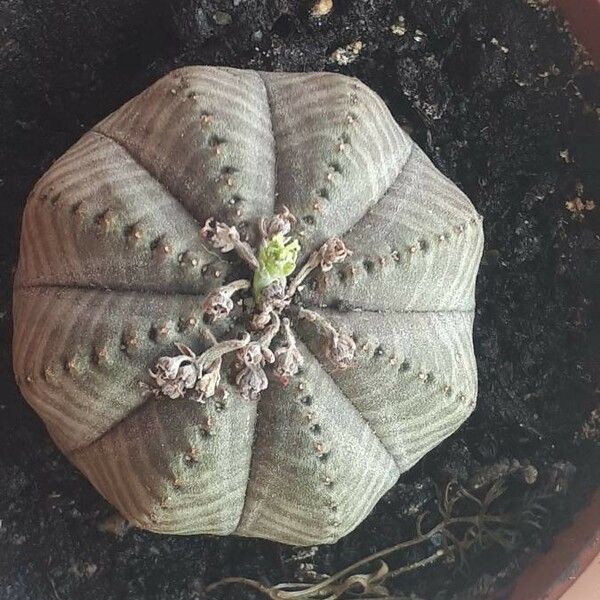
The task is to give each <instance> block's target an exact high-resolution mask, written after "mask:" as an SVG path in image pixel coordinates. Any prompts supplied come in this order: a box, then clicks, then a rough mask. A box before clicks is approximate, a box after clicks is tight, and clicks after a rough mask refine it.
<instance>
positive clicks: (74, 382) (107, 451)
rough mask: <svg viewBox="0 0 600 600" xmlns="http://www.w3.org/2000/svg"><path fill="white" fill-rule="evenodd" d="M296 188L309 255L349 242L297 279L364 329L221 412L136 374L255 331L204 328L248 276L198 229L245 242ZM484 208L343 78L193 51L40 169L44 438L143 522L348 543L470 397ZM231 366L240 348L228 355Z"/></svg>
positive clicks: (33, 338) (39, 398)
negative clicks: (337, 351)
mask: <svg viewBox="0 0 600 600" xmlns="http://www.w3.org/2000/svg"><path fill="white" fill-rule="evenodd" d="M282 204H285V205H287V206H288V207H289V208H290V210H291V211H292V213H294V214H295V215H296V216H297V217H298V224H297V227H296V231H295V235H296V236H297V237H298V239H299V240H300V242H301V244H302V257H301V260H304V259H305V258H306V256H307V255H308V254H309V253H310V252H312V251H313V250H314V249H315V248H317V247H318V246H319V245H320V244H321V243H323V242H324V241H325V240H326V239H328V238H330V237H332V236H340V237H342V239H343V240H344V241H345V243H346V245H347V246H348V248H350V249H351V250H352V251H353V254H352V256H351V257H350V258H349V259H348V260H346V261H345V262H344V263H340V264H336V265H335V266H334V268H333V269H332V270H331V271H329V272H328V273H326V274H321V275H320V276H319V275H317V276H313V277H312V278H311V279H310V280H309V281H308V285H306V286H305V288H304V289H302V290H301V291H300V292H299V295H300V300H301V303H302V304H303V305H304V306H305V307H307V308H310V309H311V310H313V311H316V312H319V313H321V314H322V315H324V316H325V317H326V318H327V319H329V320H330V321H331V322H332V323H333V324H334V325H335V326H336V327H338V328H341V329H345V330H346V331H348V332H351V334H352V335H353V337H354V339H355V340H356V343H357V354H356V357H355V364H354V365H353V366H352V367H351V368H349V369H346V370H336V369H333V368H331V367H330V365H329V363H328V362H327V360H326V357H325V356H324V354H323V340H322V337H320V335H319V334H318V332H317V331H315V325H314V323H312V322H310V321H306V320H297V319H294V322H293V327H294V330H295V332H296V335H297V336H298V338H299V346H300V349H301V351H302V353H303V355H304V357H305V364H304V367H303V369H302V371H301V373H300V374H299V375H298V376H297V377H295V378H294V379H293V380H292V382H291V383H290V385H289V386H288V387H282V386H281V385H279V384H278V383H277V382H275V381H271V383H270V385H269V388H268V389H267V390H266V391H265V392H264V393H263V394H262V396H261V398H260V400H259V401H258V402H251V401H247V400H244V399H243V398H241V396H240V395H239V393H238V392H237V389H236V388H235V386H232V385H231V382H230V381H229V380H227V377H224V378H223V381H222V388H223V390H222V393H221V394H219V395H218V396H216V397H215V398H213V399H211V400H210V401H209V402H208V403H207V404H206V405H200V404H196V403H194V402H192V401H188V400H168V399H166V398H158V399H156V398H147V397H145V396H144V394H143V392H142V390H140V387H139V382H140V381H147V379H148V378H147V369H148V367H149V366H151V365H153V364H154V363H155V361H156V360H157V358H158V357H159V356H164V355H172V354H173V349H174V346H173V344H174V343H175V342H182V343H185V344H187V345H189V346H190V347H191V348H193V349H194V351H196V352H197V353H200V352H202V351H203V350H204V349H205V348H206V347H208V345H209V344H210V341H209V335H208V334H209V330H210V333H212V334H214V335H215V336H216V337H217V338H218V339H227V338H230V337H234V336H236V335H237V334H238V333H239V332H240V330H241V325H240V324H238V323H227V322H225V323H224V324H220V323H221V322H218V323H217V324H211V325H205V324H204V323H203V320H202V314H201V305H202V301H203V299H204V298H205V296H206V295H207V293H208V292H209V291H210V290H212V289H214V288H216V287H218V286H220V285H222V284H223V283H224V282H226V281H231V280H232V279H233V278H234V277H237V276H239V273H240V272H241V271H240V264H239V263H238V262H237V260H236V258H235V257H234V256H232V255H230V254H218V253H215V251H214V250H212V249H210V248H207V247H206V246H205V245H204V244H203V242H202V240H201V238H200V236H199V235H198V230H199V225H200V224H201V223H203V222H204V221H205V220H206V219H207V218H209V217H212V216H214V217H216V218H217V219H218V220H220V221H224V222H227V223H228V224H231V225H235V226H236V227H237V228H238V229H239V230H240V231H242V232H244V233H245V234H246V235H247V236H248V238H249V239H250V240H251V241H255V239H256V230H255V224H256V220H257V219H258V218H259V217H261V216H269V215H271V214H272V213H273V211H274V209H275V208H276V207H278V206H280V205H282ZM482 246H483V233H482V224H481V219H480V218H479V216H478V215H477V213H476V211H475V209H474V208H473V206H472V205H471V203H470V202H469V200H468V199H467V198H466V197H465V196H464V194H462V193H461V192H460V191H459V190H458V189H457V188H456V187H455V186H454V185H453V184H452V183H451V182H449V181H448V180H447V179H446V178H445V177H444V176H442V175H441V174H440V173H439V172H438V171H437V170H436V169H435V168H434V167H433V165H432V164H431V162H430V161H429V160H428V158H427V157H426V156H425V155H424V153H423V152H422V151H421V150H420V149H419V148H418V147H417V146H416V145H415V144H414V143H413V142H412V141H411V140H410V138H409V137H408V136H407V135H406V133H404V132H403V131H402V130H401V129H400V128H399V127H398V126H397V125H396V123H395V122H394V121H393V119H392V117H391V115H390V114H389V112H388V110H387V108H386V107H385V105H384V104H383V102H382V101H381V99H380V98H379V97H378V96H377V95H376V94H374V93H373V92H372V91H371V90H369V89H368V88H367V87H366V86H364V85H363V84H361V83H360V82H358V81H356V80H354V79H350V78H347V77H343V76H340V75H335V74H328V73H313V74H284V73H256V72H252V71H239V70H235V69H225V68H214V67H186V68H183V69H180V70H178V71H174V72H173V73H170V74H169V75H167V76H166V77H164V78H163V79H161V80H160V81H158V82H157V83H155V84H154V85H153V86H151V87H150V88H148V89H147V90H146V91H144V92H143V93H142V94H140V95H139V96H137V97H136V98H133V99H132V100H131V101H130V102H128V103H127V104H125V105H124V106H123V107H122V108H121V109H119V110H118V111H116V112H115V113H113V114H112V115H110V116H109V117H107V118H106V119H105V120H104V121H102V122H101V123H100V124H98V125H97V126H96V127H95V128H94V129H93V130H92V131H90V132H88V133H87V134H86V135H84V136H83V138H81V140H80V141H79V142H78V143H77V144H75V145H74V146H73V147H72V148H71V149H70V150H69V151H68V152H67V153H66V154H64V155H63V156H62V157H61V158H60V159H58V160H57V161H56V163H55V164H54V165H53V166H52V168H51V169H50V170H49V171H48V172H47V173H46V174H45V175H44V176H43V177H42V178H41V179H40V181H39V182H38V183H37V184H36V186H35V188H34V190H33V191H32V193H31V196H30V198H29V200H28V203H27V206H26V209H25V214H24V218H23V229H22V236H21V254H20V261H19V266H18V270H17V274H16V280H15V293H14V319H15V327H14V369H15V373H16V376H17V381H18V383H19V386H20V388H21V390H22V392H23V395H24V396H25V398H26V399H27V401H28V402H29V403H30V404H31V406H32V407H33V408H34V409H35V410H36V411H37V412H38V413H39V414H40V416H41V417H42V418H43V419H44V421H45V423H46V426H47V428H48V430H49V432H50V435H51V436H52V438H53V439H54V441H55V442H56V444H57V445H58V446H59V447H60V448H61V449H62V451H63V452H64V453H65V454H66V455H67V456H68V457H69V459H70V460H71V461H72V462H73V463H74V464H75V465H76V466H77V467H78V468H79V469H80V470H81V471H82V472H83V473H85V474H86V476H87V477H88V478H89V480H90V481H91V482H92V484H93V485H94V486H95V487H96V488H97V489H98V490H99V491H100V492H101V493H102V494H103V495H104V496H105V497H106V498H107V499H108V500H109V501H110V502H111V503H112V504H114V505H115V506H116V507H117V509H118V510H119V511H120V512H121V513H122V514H123V515H124V516H126V517H127V518H128V519H129V520H130V521H132V522H133V523H134V524H136V525H138V526H140V527H143V528H146V529H150V530H152V531H156V532H164V533H178V534H189V533H211V534H219V535H228V534H236V535H243V536H252V537H262V538H267V539H272V540H277V541H281V542H285V543H289V544H299V545H308V544H317V543H331V542H334V541H336V540H337V539H339V538H340V537H341V536H343V535H345V534H347V533H348V532H349V531H351V530H352V529H353V528H354V527H356V526H357V525H358V524H359V523H360V522H361V521H362V520H363V519H364V518H365V517H366V515H367V514H368V513H369V512H370V511H371V509H372V507H373V506H374V505H375V503H376V502H377V501H378V500H379V498H380V497H381V496H382V495H383V494H384V493H385V492H386V491H387V490H388V489H389V488H390V487H391V486H392V485H393V484H394V483H395V482H396V480H397V479H398V477H399V475H400V474H401V473H403V472H404V471H406V470H407V469H409V468H410V467H411V466H412V465H414V464H415V463H416V462H417V461H418V460H419V459H420V458H421V457H422V456H423V455H424V454H425V453H427V452H428V451H429V450H430V449H431V448H433V447H434V446H436V445H437V444H438V443H439V442H440V441H441V440H443V439H444V438H445V437H447V436H448V435H450V434H451V433H452V432H453V431H455V430H456V429H457V428H458V427H459V426H460V424H461V423H462V422H463V421H464V420H465V419H466V418H467V417H468V415H469V414H470V413H471V411H472V410H473V408H474V405H475V399H476V394H477V372H476V365H475V359H474V354H473V347H472V340H471V338H472V325H473V312H474V284H475V278H476V274H477V269H478V265H479V261H480V258H481V252H482ZM230 367H231V359H229V358H226V359H225V360H224V369H223V372H224V373H227V372H228V371H229V370H230Z"/></svg>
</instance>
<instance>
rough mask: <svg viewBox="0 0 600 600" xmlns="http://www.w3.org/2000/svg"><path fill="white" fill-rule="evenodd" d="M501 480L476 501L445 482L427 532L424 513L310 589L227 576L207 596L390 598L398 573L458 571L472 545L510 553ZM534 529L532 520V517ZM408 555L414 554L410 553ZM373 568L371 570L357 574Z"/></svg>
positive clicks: (513, 534) (511, 536)
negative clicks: (222, 591) (403, 536)
mask: <svg viewBox="0 0 600 600" xmlns="http://www.w3.org/2000/svg"><path fill="white" fill-rule="evenodd" d="M504 490H505V488H504V486H503V482H502V481H501V480H498V481H496V482H495V483H494V484H493V485H492V486H490V487H489V489H488V490H487V491H486V492H485V493H484V494H483V495H482V496H475V495H473V494H471V493H470V492H469V491H467V490H466V489H464V488H462V487H460V486H458V485H456V484H455V483H454V482H450V483H449V484H448V485H447V486H446V488H445V490H444V492H443V493H440V497H439V499H438V506H437V510H438V521H437V524H435V525H433V526H431V527H430V528H429V529H428V530H426V531H425V530H424V529H423V522H424V520H425V519H426V517H427V516H428V515H427V513H424V514H422V515H420V517H419V518H418V519H417V522H416V530H417V531H416V535H415V537H413V538H412V539H410V540H407V541H404V542H400V543H399V544H396V545H394V546H390V547H389V548H385V549H384V550H380V551H379V552H375V553H374V554H371V555H370V556H367V557H365V558H363V559H361V560H359V561H357V562H355V563H354V564H352V565H350V566H349V567H347V568H345V569H343V570H341V571H339V572H338V573H336V574H335V575H332V576H330V577H327V578H326V579H324V580H323V581H321V582H319V583H315V584H310V583H280V584H278V585H274V586H267V585H264V584H262V583H260V582H258V581H255V580H253V579H247V578H243V577H227V578H225V579H222V580H221V581H218V582H216V583H213V584H211V585H209V586H208V587H207V588H206V591H207V593H211V592H213V591H215V590H216V589H218V588H220V587H221V586H224V585H230V584H238V585H243V586H246V587H249V588H252V589H254V590H256V591H258V592H260V593H262V594H263V595H264V596H265V597H266V598H270V599H271V600H292V599H293V600H319V599H320V600H323V599H327V600H343V599H350V598H356V597H364V598H367V597H368V598H381V599H383V598H392V597H395V596H392V595H391V594H390V592H389V590H388V589H387V587H386V583H387V582H388V581H390V580H392V579H394V578H395V577H398V576H400V575H402V574H404V573H408V572H410V571H415V570H417V569H421V568H423V567H425V566H427V565H430V564H433V563H435V562H438V561H440V560H442V559H443V560H444V561H445V562H446V563H450V564H454V565H455V566H456V567H457V568H461V567H462V566H464V564H465V563H466V554H467V552H468V551H469V550H470V549H471V548H473V547H474V546H480V547H484V548H485V547H488V546H491V545H494V544H497V545H500V546H502V547H503V548H505V549H506V550H511V549H513V548H514V546H515V543H516V540H517V537H518V527H519V520H518V519H517V517H516V515H513V514H509V513H503V512H497V511H496V510H495V505H496V504H497V501H498V499H499V498H500V497H501V496H502V494H503V493H504ZM532 515H533V517H532V519H533V522H534V524H535V520H536V516H535V514H534V513H533V512H532ZM419 546H423V547H426V548H427V549H425V548H424V552H423V553H422V558H420V559H418V560H415V561H413V562H410V563H407V564H403V565H401V566H398V567H397V568H395V569H391V568H390V566H389V565H388V563H387V562H386V561H384V560H383V559H388V557H391V556H392V555H397V554H399V553H400V552H402V551H405V550H407V549H409V548H411V549H413V548H415V547H419ZM412 552H414V550H412ZM370 564H373V565H374V567H373V568H372V569H371V570H368V571H366V572H362V569H364V568H365V567H367V566H368V565H370Z"/></svg>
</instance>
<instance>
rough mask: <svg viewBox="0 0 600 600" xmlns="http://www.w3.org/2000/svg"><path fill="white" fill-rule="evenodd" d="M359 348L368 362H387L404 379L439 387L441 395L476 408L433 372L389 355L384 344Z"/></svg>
mask: <svg viewBox="0 0 600 600" xmlns="http://www.w3.org/2000/svg"><path fill="white" fill-rule="evenodd" d="M357 348H358V349H359V350H360V352H362V354H363V355H364V356H365V358H366V360H369V361H371V360H374V361H387V363H388V364H389V365H390V366H391V367H392V368H395V369H396V370H397V372H398V374H400V375H402V376H404V377H412V378H414V379H415V380H416V381H418V382H420V383H422V384H423V385H428V386H437V388H438V392H439V393H440V395H442V396H445V397H447V398H452V397H454V398H455V399H456V400H457V401H458V402H460V403H462V404H466V405H467V406H474V404H475V399H474V398H469V397H468V396H467V394H465V393H464V392H463V391H462V390H457V389H454V388H453V387H452V385H450V384H449V383H447V382H444V381H439V380H438V377H436V375H435V374H434V373H433V371H432V370H430V369H427V368H426V367H423V366H421V367H415V366H414V365H413V364H412V363H411V361H410V360H408V358H406V357H402V358H401V357H398V356H397V355H396V354H394V353H387V352H386V351H385V349H384V347H383V345H382V344H380V343H378V342H372V341H365V342H357Z"/></svg>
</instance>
